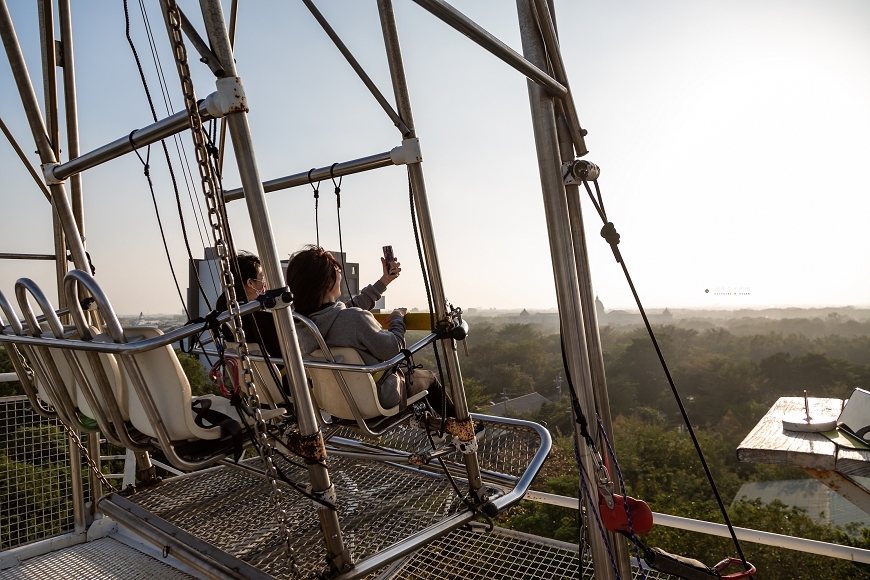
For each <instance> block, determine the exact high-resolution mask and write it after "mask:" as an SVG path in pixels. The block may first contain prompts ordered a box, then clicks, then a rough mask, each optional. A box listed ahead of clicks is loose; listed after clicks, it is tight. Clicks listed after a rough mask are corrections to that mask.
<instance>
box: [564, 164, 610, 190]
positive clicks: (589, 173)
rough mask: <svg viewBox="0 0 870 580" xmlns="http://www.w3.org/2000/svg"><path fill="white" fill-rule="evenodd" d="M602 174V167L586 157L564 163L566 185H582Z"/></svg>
mask: <svg viewBox="0 0 870 580" xmlns="http://www.w3.org/2000/svg"><path fill="white" fill-rule="evenodd" d="M599 175H601V169H600V168H599V167H598V166H597V165H595V164H594V163H590V162H589V161H586V160H585V159H575V160H574V161H566V162H564V163H563V164H562V178H563V179H564V180H565V185H580V184H581V183H583V182H584V181H595V180H596V179H598V176H599Z"/></svg>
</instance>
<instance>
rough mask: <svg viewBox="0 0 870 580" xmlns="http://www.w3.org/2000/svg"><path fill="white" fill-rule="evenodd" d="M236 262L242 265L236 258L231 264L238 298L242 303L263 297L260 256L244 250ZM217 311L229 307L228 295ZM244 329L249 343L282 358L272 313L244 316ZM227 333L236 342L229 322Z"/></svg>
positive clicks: (264, 285) (226, 327) (218, 305)
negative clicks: (255, 344)
mask: <svg viewBox="0 0 870 580" xmlns="http://www.w3.org/2000/svg"><path fill="white" fill-rule="evenodd" d="M235 262H236V263H237V264H238V268H236V263H232V261H231V264H232V266H231V267H232V271H233V279H234V280H235V284H234V287H235V290H236V300H237V301H238V302H239V304H244V303H245V302H250V301H251V300H256V299H257V297H258V296H262V295H263V294H264V293H265V292H266V277H265V275H264V274H263V267H262V266H261V265H260V258H258V257H257V256H255V255H254V254H252V253H251V252H246V251H244V250H242V251H240V252H239V253H238V255H237V256H236V260H235ZM215 310H217V311H218V312H224V311H226V310H227V298H226V295H225V294H221V295H220V297H218V300H217V303H216V304H215ZM242 329H243V330H244V331H245V341H246V342H248V343H257V344H259V345H260V348H261V349H264V350H265V351H266V353H268V355H269V356H272V357H277V358H280V357H281V347H280V345H279V344H278V333H277V332H276V330H275V320H274V319H273V318H272V314H271V313H270V312H254V313H253V314H248V315H245V316H243V317H242ZM223 334H224V339H225V340H228V341H230V342H234V341H235V337H234V336H233V333H232V330H230V328H229V327H228V326H227V325H224V328H223Z"/></svg>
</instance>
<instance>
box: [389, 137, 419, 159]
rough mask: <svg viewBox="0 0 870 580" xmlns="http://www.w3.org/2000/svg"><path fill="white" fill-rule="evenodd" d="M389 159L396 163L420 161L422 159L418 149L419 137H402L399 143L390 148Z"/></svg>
mask: <svg viewBox="0 0 870 580" xmlns="http://www.w3.org/2000/svg"><path fill="white" fill-rule="evenodd" d="M390 159H392V160H393V163H394V164H396V165H410V164H411V163H421V162H422V161H423V153H422V151H421V150H420V139H418V138H417V137H414V138H412V139H404V140H403V141H402V144H401V145H399V146H398V147H393V148H392V149H391V150H390Z"/></svg>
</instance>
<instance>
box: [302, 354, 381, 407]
mask: <svg viewBox="0 0 870 580" xmlns="http://www.w3.org/2000/svg"><path fill="white" fill-rule="evenodd" d="M329 350H330V352H331V353H332V356H333V357H334V358H335V359H336V360H339V357H340V358H341V361H342V362H343V363H345V364H358V365H361V364H365V363H364V362H363V360H362V357H361V356H360V354H359V352H357V351H356V350H355V349H353V348H347V347H332V348H330V349H329ZM311 357H314V358H317V359H321V360H325V358H324V353H323V351H321V350H320V349H318V350H315V351H314V352H312V353H311ZM306 371H307V372H308V375H309V376H310V377H311V383H312V385H313V387H314V399H315V400H316V401H317V404H318V405H319V406H320V408H321V409H323V410H324V411H326V412H327V413H329V414H330V415H332V416H333V417H338V418H339V419H350V420H353V419H354V416H353V413H352V412H351V410H350V406H349V405H348V404H347V399H345V397H344V393H343V392H342V390H341V387H340V386H339V384H338V379H337V378H336V377H335V374H334V371H330V370H325V369H315V368H307V369H306ZM341 375H342V376H343V377H344V380H345V382H346V383H347V386H348V388H349V389H350V392H351V394H352V395H353V399H354V402H355V403H356V406H357V407H358V408H359V411H360V413H361V414H362V416H363V419H372V418H374V417H379V416H382V415H392V414H393V413H391V412H390V411H388V410H386V409H384V408H382V407H381V405H380V402H379V401H378V390H377V385H375V381H374V379H373V378H372V375H370V374H368V373H356V372H349V371H345V372H342V373H341Z"/></svg>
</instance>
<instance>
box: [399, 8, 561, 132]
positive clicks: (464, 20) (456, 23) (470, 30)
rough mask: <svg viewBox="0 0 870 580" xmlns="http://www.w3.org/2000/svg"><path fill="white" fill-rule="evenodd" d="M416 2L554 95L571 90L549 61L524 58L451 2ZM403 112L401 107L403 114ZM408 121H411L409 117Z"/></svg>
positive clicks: (558, 95)
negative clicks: (540, 62)
mask: <svg viewBox="0 0 870 580" xmlns="http://www.w3.org/2000/svg"><path fill="white" fill-rule="evenodd" d="M414 2H416V3H417V4H419V5H420V6H422V7H423V8H424V9H426V10H427V11H429V12H430V13H431V14H433V15H434V16H435V17H437V18H438V19H440V20H442V21H443V22H445V23H446V24H447V25H449V26H450V27H452V28H455V29H456V30H458V31H459V32H461V33H462V34H464V35H465V36H467V37H468V38H470V39H471V40H473V41H474V42H476V43H477V44H479V45H480V46H482V47H483V48H485V49H486V50H487V51H489V52H491V53H492V54H494V55H495V56H497V57H498V58H500V59H501V60H503V61H504V62H506V63H507V64H509V65H510V66H512V67H513V68H515V69H516V70H518V71H520V72H521V73H523V74H524V75H525V76H526V77H528V78H529V80H531V81H533V82H535V83H537V84H539V85H541V86H542V87H544V88H545V89H546V90H547V92H549V93H550V94H552V95H553V96H556V97H559V98H562V97H564V96H565V95H567V94H568V89H567V88H566V87H565V85H563V84H561V83H560V82H559V81H557V80H556V79H554V78H553V77H551V76H550V75H548V74H547V73H545V72H544V71H545V70H546V69H547V65H546V62H544V63H543V68H541V67H540V66H537V65H536V64H535V63H533V62H530V61H529V60H527V59H525V58H523V57H522V56H520V55H519V54H517V53H516V51H514V49H512V48H511V47H509V46H508V45H506V44H505V43H503V42H502V41H501V40H499V39H498V38H496V37H495V36H493V35H492V34H490V33H489V32H487V31H486V30H484V29H483V28H482V27H481V26H480V25H478V24H477V23H476V22H474V21H473V20H471V19H470V18H469V17H468V16H466V15H464V14H463V13H461V12H460V11H459V10H457V9H456V8H454V7H453V6H451V5H450V4H448V3H447V2H444V1H443V0H414ZM401 113H402V112H401V111H399V114H401ZM405 121H406V122H407V121H408V119H405Z"/></svg>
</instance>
